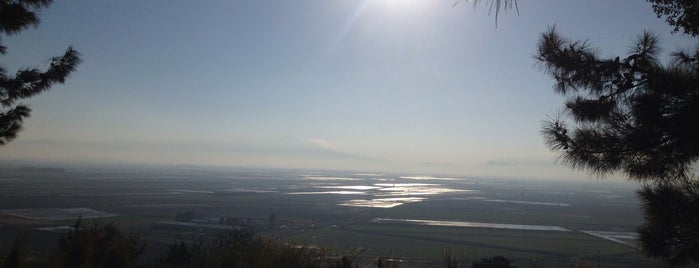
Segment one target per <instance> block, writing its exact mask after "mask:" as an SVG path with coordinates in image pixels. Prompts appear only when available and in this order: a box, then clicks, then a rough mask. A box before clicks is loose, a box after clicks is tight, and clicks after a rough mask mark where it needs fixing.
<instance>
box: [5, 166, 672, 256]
mask: <svg viewBox="0 0 699 268" xmlns="http://www.w3.org/2000/svg"><path fill="white" fill-rule="evenodd" d="M634 191H635V189H634V185H632V184H628V183H618V182H609V181H593V180H590V181H582V182H570V181H567V182H566V181H521V180H508V179H488V178H452V177H438V176H434V177H431V176H415V175H411V174H362V173H357V172H338V171H317V170H315V171H309V170H262V169H259V170H257V169H220V168H219V169H217V168H199V167H190V166H186V167H181V166H161V167H121V166H118V167H117V166H114V167H75V168H71V167H65V168H51V169H46V168H28V167H24V166H11V165H6V166H5V167H4V168H3V169H2V170H0V249H2V250H4V251H5V250H7V248H8V247H9V246H10V244H11V243H12V241H14V239H16V238H17V237H18V236H19V237H20V238H24V239H27V240H29V242H28V243H27V244H29V246H30V248H33V249H34V250H35V252H41V251H47V250H50V249H51V245H54V246H55V244H56V243H55V242H49V241H55V239H56V238H57V237H58V236H59V235H60V233H61V232H62V231H64V230H65V228H67V226H69V225H70V224H72V223H73V222H74V220H75V219H76V218H77V217H83V218H86V219H87V218H100V220H101V221H113V222H116V223H118V224H119V225H120V226H122V227H123V228H125V229H126V230H127V231H129V232H132V233H138V234H141V235H142V237H143V238H144V239H145V240H146V242H147V243H148V247H147V254H146V258H147V257H148V256H155V255H158V254H160V253H161V252H162V250H163V248H164V246H165V245H167V244H169V243H172V242H174V241H176V240H177V239H190V238H193V237H195V236H200V235H210V234H214V233H216V232H217V231H220V230H221V229H225V228H229V227H230V228H238V227H240V226H253V227H254V228H256V229H258V230H259V231H260V232H262V233H263V234H264V235H265V236H268V237H271V238H274V239H279V240H283V241H296V242H301V243H304V244H308V245H314V246H322V247H331V248H335V249H338V250H344V249H351V248H354V249H360V251H361V252H363V253H362V254H363V256H364V257H366V258H367V259H371V258H376V257H379V256H385V257H393V258H399V259H401V260H403V262H404V263H405V266H408V267H409V266H410V263H421V264H425V263H432V264H439V263H440V260H441V258H442V253H443V251H444V250H445V249H449V250H451V252H453V253H454V254H455V255H457V256H458V257H459V258H464V259H475V258H480V257H488V256H493V255H503V256H507V257H509V258H511V259H513V260H515V262H516V263H517V264H519V265H522V266H525V265H528V264H529V263H532V262H540V263H546V264H549V265H556V264H560V263H568V262H570V261H571V260H573V259H578V260H582V261H586V262H589V263H593V264H601V265H603V266H604V267H637V266H639V265H645V266H651V267H652V266H656V265H659V263H657V262H653V261H650V260H648V259H645V258H644V257H643V256H641V255H640V254H639V253H638V250H637V249H636V247H635V239H634V231H635V229H636V228H637V226H638V225H639V223H640V222H641V221H642V218H641V215H640V211H639V207H638V206H639V205H638V201H637V199H636V197H635V193H634ZM185 215H186V216H187V217H186V218H187V219H184V220H183V218H184V217H185ZM37 241H44V242H37ZM525 267H526V266H525Z"/></svg>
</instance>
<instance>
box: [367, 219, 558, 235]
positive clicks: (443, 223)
mask: <svg viewBox="0 0 699 268" xmlns="http://www.w3.org/2000/svg"><path fill="white" fill-rule="evenodd" d="M374 222H379V223H382V222H383V223H405V224H415V225H427V226H447V227H463V228H491V229H511V230H530V231H558V232H570V230H568V229H566V228H563V227H559V226H544V225H527V224H504V223H486V222H468V221H434V220H413V219H384V218H376V219H374Z"/></svg>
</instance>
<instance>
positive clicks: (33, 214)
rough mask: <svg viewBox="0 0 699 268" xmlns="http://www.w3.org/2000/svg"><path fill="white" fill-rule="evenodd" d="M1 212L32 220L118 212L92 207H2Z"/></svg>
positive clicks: (104, 214) (113, 215) (50, 219)
mask: <svg viewBox="0 0 699 268" xmlns="http://www.w3.org/2000/svg"><path fill="white" fill-rule="evenodd" d="M0 214H4V215H10V216H15V217H19V218H24V219H30V220H48V221H52V220H73V219H77V218H79V217H82V218H83V219H91V218H107V217H115V216H118V214H114V213H109V212H103V211H98V210H94V209H90V208H34V209H0Z"/></svg>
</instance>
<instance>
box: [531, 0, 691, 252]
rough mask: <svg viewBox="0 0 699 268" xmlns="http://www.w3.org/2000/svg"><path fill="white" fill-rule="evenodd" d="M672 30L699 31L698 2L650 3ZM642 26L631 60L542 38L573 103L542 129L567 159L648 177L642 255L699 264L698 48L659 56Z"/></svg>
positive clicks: (551, 70)
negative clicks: (668, 57) (667, 59)
mask: <svg viewBox="0 0 699 268" xmlns="http://www.w3.org/2000/svg"><path fill="white" fill-rule="evenodd" d="M648 2H650V3H652V6H653V10H654V11H655V12H656V14H657V15H658V17H666V21H667V22H668V23H669V24H670V25H671V26H674V27H675V28H674V32H680V31H681V32H683V33H685V34H688V35H692V36H696V34H697V33H699V31H698V29H699V12H698V11H699V1H696V0H648ZM659 43H660V42H659V40H658V37H657V36H656V35H654V34H652V33H649V32H644V33H643V34H641V35H639V36H638V38H637V40H635V42H634V43H633V44H632V46H631V49H630V51H629V53H628V55H627V56H625V57H623V58H622V57H609V58H603V57H600V56H599V55H598V54H597V53H596V52H595V51H596V49H594V48H593V47H591V46H590V44H589V43H588V42H587V41H572V40H569V39H567V38H564V37H562V36H561V35H560V34H559V33H558V32H557V31H556V29H555V27H554V28H551V29H549V30H548V31H547V32H545V33H543V34H542V35H541V38H540V41H539V44H538V50H537V53H536V60H537V62H538V63H539V64H540V65H541V66H542V67H543V69H544V70H545V72H547V73H548V74H549V75H550V76H551V78H553V79H554V80H555V84H554V90H555V91H556V92H557V93H559V94H561V95H562V96H564V98H565V99H566V101H565V106H564V109H563V111H562V112H561V113H560V114H558V115H557V116H555V117H554V118H551V120H550V121H548V122H547V123H546V124H545V125H544V127H543V129H542V135H543V136H544V140H545V141H546V144H547V145H548V146H549V147H550V148H551V149H552V150H553V151H556V152H558V153H559V156H560V160H561V161H562V163H563V164H565V165H568V166H569V167H571V168H574V169H580V170H587V171H591V172H592V173H594V174H597V175H607V174H612V173H622V174H625V175H626V176H627V177H628V178H629V179H634V180H638V181H641V182H643V188H642V190H640V191H639V196H640V198H641V202H642V209H643V212H644V217H645V222H644V223H643V225H642V226H641V228H640V229H639V234H640V237H639V242H640V244H641V249H642V251H643V252H644V253H645V254H646V255H647V256H650V257H654V258H660V259H663V260H665V261H667V262H669V263H671V264H686V263H688V262H699V217H697V215H699V214H698V213H697V212H698V211H699V178H697V177H696V176H695V174H694V173H693V169H694V168H696V164H697V161H698V160H699V127H697V118H699V46H697V48H696V49H695V50H694V51H690V52H676V53H673V54H672V60H671V62H670V63H668V64H662V63H661V62H660V60H659V58H660V56H659V51H660V48H659Z"/></svg>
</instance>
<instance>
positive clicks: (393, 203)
mask: <svg viewBox="0 0 699 268" xmlns="http://www.w3.org/2000/svg"><path fill="white" fill-rule="evenodd" d="M423 200H425V198H421V197H395V198H377V199H370V200H365V199H353V200H348V201H346V202H343V203H340V205H341V206H350V207H371V208H392V207H397V206H400V205H403V204H405V203H413V202H420V201H423Z"/></svg>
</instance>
